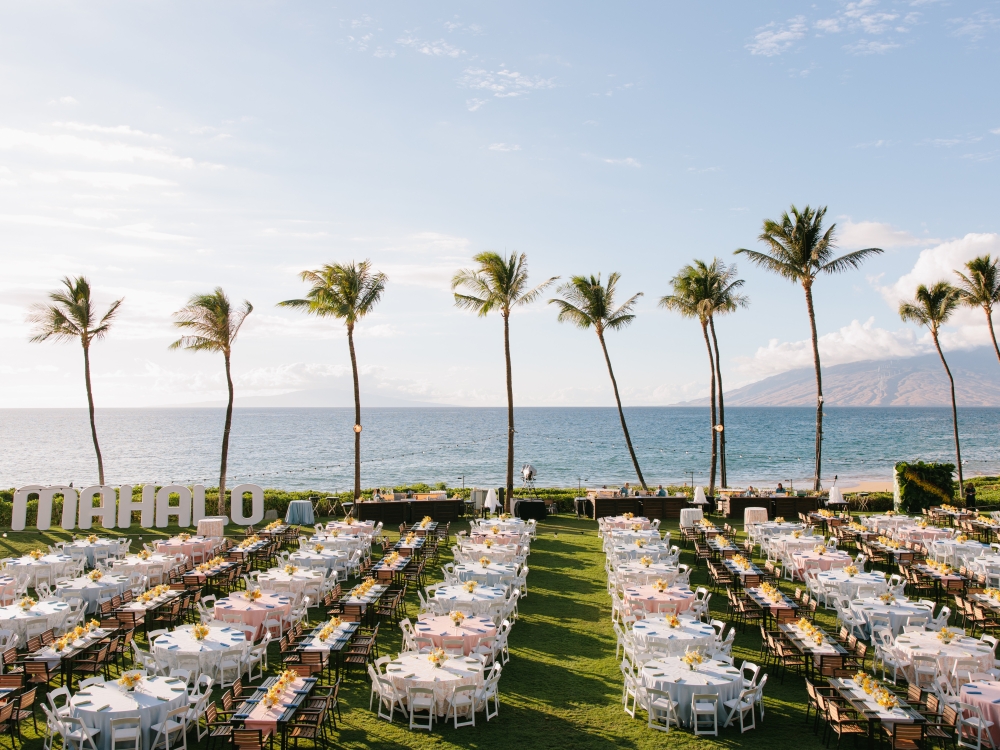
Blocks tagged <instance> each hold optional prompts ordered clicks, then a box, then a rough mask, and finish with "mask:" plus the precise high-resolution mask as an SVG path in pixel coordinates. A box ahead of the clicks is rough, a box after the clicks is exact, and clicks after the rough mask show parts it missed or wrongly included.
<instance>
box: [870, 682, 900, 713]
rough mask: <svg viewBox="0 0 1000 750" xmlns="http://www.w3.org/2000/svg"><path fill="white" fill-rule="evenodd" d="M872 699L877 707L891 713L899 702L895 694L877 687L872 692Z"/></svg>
mask: <svg viewBox="0 0 1000 750" xmlns="http://www.w3.org/2000/svg"><path fill="white" fill-rule="evenodd" d="M872 697H873V698H874V699H875V702H876V703H877V704H878V705H880V706H881V707H882V708H884V709H886V710H887V711H891V710H892V709H894V708H895V707H896V706H898V705H899V700H898V699H897V698H896V695H895V693H893V692H892V691H891V690H888V689H886V688H884V687H879V688H876V689H875V690H874V691H872Z"/></svg>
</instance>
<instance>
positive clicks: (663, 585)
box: [653, 578, 670, 594]
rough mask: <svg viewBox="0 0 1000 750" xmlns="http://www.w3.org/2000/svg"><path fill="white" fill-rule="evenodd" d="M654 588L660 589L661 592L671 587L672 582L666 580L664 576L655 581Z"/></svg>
mask: <svg viewBox="0 0 1000 750" xmlns="http://www.w3.org/2000/svg"><path fill="white" fill-rule="evenodd" d="M653 588H654V589H656V590H657V591H659V592H660V593H661V594H662V593H663V592H664V591H666V590H667V589H668V588H670V584H669V583H667V582H666V581H664V580H663V579H662V578H657V579H656V580H655V581H653Z"/></svg>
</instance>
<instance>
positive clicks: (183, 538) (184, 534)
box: [177, 531, 191, 542]
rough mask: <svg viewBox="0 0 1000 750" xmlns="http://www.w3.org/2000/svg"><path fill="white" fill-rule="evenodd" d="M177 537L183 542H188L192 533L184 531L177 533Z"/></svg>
mask: <svg viewBox="0 0 1000 750" xmlns="http://www.w3.org/2000/svg"><path fill="white" fill-rule="evenodd" d="M177 538H178V539H180V540H181V541H182V542H186V541H187V540H188V539H190V538H191V535H190V534H188V533H187V532H186V531H182V532H181V533H180V534H178V535H177Z"/></svg>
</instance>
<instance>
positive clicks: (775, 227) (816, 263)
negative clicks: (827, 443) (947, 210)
mask: <svg viewBox="0 0 1000 750" xmlns="http://www.w3.org/2000/svg"><path fill="white" fill-rule="evenodd" d="M825 215H826V206H823V207H821V208H817V209H815V210H814V209H812V208H810V207H809V206H806V207H805V208H804V209H802V210H801V211H799V210H798V209H797V208H796V207H795V206H792V207H791V216H789V214H788V212H785V213H783V214H782V215H781V221H773V220H771V219H765V220H764V228H763V231H762V232H761V233H760V236H758V237H757V239H758V240H760V241H761V242H763V243H764V244H765V245H767V252H764V253H761V252H757V251H756V250H746V249H742V248H741V249H739V250H737V251H736V253H737V254H739V253H743V254H744V255H746V256H747V257H748V258H749V259H750V260H751V261H753V262H754V263H756V264H757V265H758V266H761V267H763V268H765V269H767V270H768V271H771V272H773V273H776V274H778V275H779V276H783V277H784V278H786V279H788V280H789V281H791V282H792V283H799V284H801V285H802V289H803V291H805V293H806V310H807V311H808V313H809V328H810V332H811V334H812V349H813V365H814V367H815V368H816V467H815V472H814V480H815V481H814V485H813V489H814V490H817V491H818V490H819V489H820V486H821V482H820V475H821V465H822V457H823V378H822V374H821V372H820V362H819V337H818V336H817V335H816V311H815V309H814V308H813V292H812V288H813V284H814V283H815V282H816V277H817V276H819V275H820V274H821V273H840V272H841V271H847V270H849V269H852V268H859V267H860V266H861V264H862V263H863V262H864V260H865V259H866V258H867V257H868V256H870V255H877V254H879V253H881V252H882V250H881V248H877V247H868V248H865V249H864V250H855V251H854V252H853V253H847V254H846V255H841V256H840V257H839V258H834V257H833V249H834V247H836V245H835V243H834V237H833V232H834V229H835V228H836V226H837V225H836V224H831V225H830V228H829V229H827V230H826V231H825V232H824V231H823V217H824V216H825Z"/></svg>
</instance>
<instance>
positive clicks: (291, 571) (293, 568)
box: [284, 564, 299, 576]
mask: <svg viewBox="0 0 1000 750" xmlns="http://www.w3.org/2000/svg"><path fill="white" fill-rule="evenodd" d="M298 570H299V568H298V566H297V565H292V564H288V565H286V566H285V567H284V571H285V575H286V576H290V575H295V573H297V572H298Z"/></svg>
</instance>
